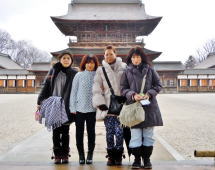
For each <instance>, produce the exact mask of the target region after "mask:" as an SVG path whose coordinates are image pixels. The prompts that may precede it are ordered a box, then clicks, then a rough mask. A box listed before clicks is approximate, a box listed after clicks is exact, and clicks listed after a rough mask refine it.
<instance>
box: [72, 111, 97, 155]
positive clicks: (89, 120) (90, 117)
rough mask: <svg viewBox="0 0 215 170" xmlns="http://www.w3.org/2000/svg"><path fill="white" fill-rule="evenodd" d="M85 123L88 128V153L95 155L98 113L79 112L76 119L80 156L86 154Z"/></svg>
mask: <svg viewBox="0 0 215 170" xmlns="http://www.w3.org/2000/svg"><path fill="white" fill-rule="evenodd" d="M85 122H86V126H87V136H88V152H91V153H93V151H94V148H95V138H96V135H95V125H96V112H89V113H81V112H77V114H76V117H75V125H76V145H77V149H78V152H79V154H80V153H83V152H84V128H85Z"/></svg>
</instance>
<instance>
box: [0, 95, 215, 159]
mask: <svg viewBox="0 0 215 170" xmlns="http://www.w3.org/2000/svg"><path fill="white" fill-rule="evenodd" d="M36 99H37V95H35V94H0V115H1V119H0V154H3V153H5V152H6V151H7V150H9V149H10V148H12V147H13V146H14V145H15V144H17V143H18V142H20V141H22V140H24V139H26V138H27V137H29V136H31V135H33V134H35V133H36V132H37V131H39V130H41V129H42V128H44V127H43V125H42V126H41V125H40V124H38V123H37V122H35V120H34V114H33V113H34V112H35V108H36V107H35V104H36ZM158 102H159V105H160V109H161V112H162V115H163V120H164V126H163V127H157V128H156V132H157V133H158V134H159V135H160V136H161V137H162V138H163V139H164V140H166V142H167V143H169V144H170V145H171V146H172V147H173V148H174V149H176V150H177V151H178V152H179V153H180V154H181V155H182V156H184V157H185V159H196V158H194V157H193V151H194V150H195V149H196V150H215V94H160V95H159V96H158Z"/></svg>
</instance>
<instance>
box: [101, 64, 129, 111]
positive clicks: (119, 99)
mask: <svg viewBox="0 0 215 170" xmlns="http://www.w3.org/2000/svg"><path fill="white" fill-rule="evenodd" d="M102 70H103V73H104V76H105V79H106V81H107V84H108V87H109V88H110V91H111V96H110V105H109V108H108V114H114V115H119V114H120V111H121V110H122V106H123V104H124V103H125V101H126V98H125V97H123V96H117V95H115V94H114V90H113V88H112V86H111V84H110V80H109V79H108V76H107V73H106V71H105V68H104V67H102Z"/></svg>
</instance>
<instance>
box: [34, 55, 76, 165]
mask: <svg viewBox="0 0 215 170" xmlns="http://www.w3.org/2000/svg"><path fill="white" fill-rule="evenodd" d="M58 59H59V62H57V63H56V64H55V65H54V66H53V68H51V70H50V71H49V73H48V74H47V76H46V79H45V82H44V86H43V88H42V90H41V92H40V94H39V96H38V100H37V104H38V108H40V105H41V103H42V101H43V100H44V99H47V98H49V97H50V96H59V97H62V98H63V99H64V103H65V109H66V113H67V116H68V119H69V121H68V122H67V123H65V124H63V125H62V126H60V127H58V128H56V129H54V130H53V137H52V139H53V151H54V155H55V156H54V159H55V164H59V163H68V157H69V125H70V123H72V122H73V121H74V115H72V114H71V113H70V110H69V101H70V93H71V88H72V81H73V78H74V76H75V74H76V73H77V71H75V70H74V69H72V68H71V65H72V63H73V58H72V55H71V54H70V53H63V54H61V55H59V57H58ZM61 161H62V162H61Z"/></svg>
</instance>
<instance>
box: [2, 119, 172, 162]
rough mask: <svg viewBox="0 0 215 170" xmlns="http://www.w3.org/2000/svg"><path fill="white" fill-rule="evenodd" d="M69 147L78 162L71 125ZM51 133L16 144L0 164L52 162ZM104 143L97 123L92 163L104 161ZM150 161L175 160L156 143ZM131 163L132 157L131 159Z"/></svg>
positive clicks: (103, 137)
mask: <svg viewBox="0 0 215 170" xmlns="http://www.w3.org/2000/svg"><path fill="white" fill-rule="evenodd" d="M70 134H71V135H70V136H71V139H70V147H71V153H70V154H71V158H70V160H71V161H74V162H76V161H78V153H77V149H76V144H75V143H76V142H75V126H74V125H71V130H70ZM51 136H52V133H51V132H48V131H47V130H46V129H43V130H42V131H39V132H38V133H37V134H35V135H33V136H31V137H29V138H28V139H26V140H24V141H23V142H21V143H19V144H17V145H16V146H15V147H14V148H13V149H11V150H10V151H9V152H7V153H6V154H4V155H2V156H1V157H0V162H11V163H12V162H23V163H32V162H41V163H48V162H52V160H51V159H50V158H51V155H52V149H51V148H52V140H51ZM86 144H87V138H86V135H85V148H86V146H87V145H86ZM105 148H106V142H105V129H104V125H103V123H102V122H98V123H97V125H96V147H95V154H94V161H95V162H101V161H103V162H104V161H106V158H105V155H106V149H105ZM154 148H155V149H154V152H153V155H152V160H168V161H169V160H175V159H174V157H173V156H172V155H171V154H170V153H169V152H168V151H167V150H166V149H165V148H164V147H163V146H162V145H161V144H160V143H159V142H158V141H156V143H155V147H154ZM131 161H133V157H131ZM123 162H129V158H128V156H127V153H126V159H125V160H123Z"/></svg>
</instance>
